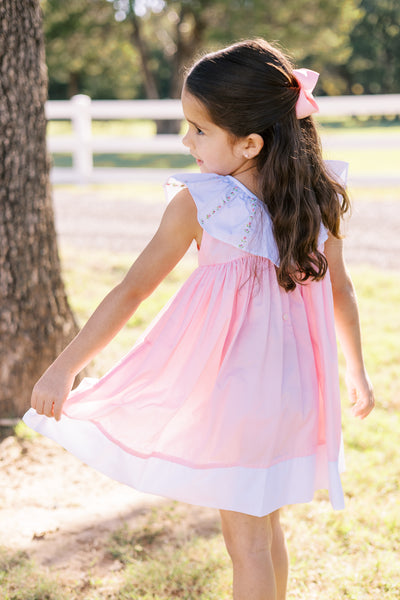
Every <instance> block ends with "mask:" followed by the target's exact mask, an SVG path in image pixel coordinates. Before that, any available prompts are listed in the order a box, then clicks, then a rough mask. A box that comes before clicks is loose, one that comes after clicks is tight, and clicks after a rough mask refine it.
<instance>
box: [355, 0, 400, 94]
mask: <svg viewBox="0 0 400 600" xmlns="http://www.w3.org/2000/svg"><path fill="white" fill-rule="evenodd" d="M360 8H361V10H362V18H361V19H360V20H359V21H358V23H357V24H356V26H355V27H354V29H353V31H352V33H351V36H350V41H351V46H352V53H351V55H350V57H349V61H348V63H347V65H346V72H347V76H348V80H349V86H350V89H351V90H352V91H353V92H354V93H367V94H377V93H379V94H390V93H399V92H400V62H399V56H400V3H399V2H398V0H379V2H376V0H362V1H361V5H360Z"/></svg>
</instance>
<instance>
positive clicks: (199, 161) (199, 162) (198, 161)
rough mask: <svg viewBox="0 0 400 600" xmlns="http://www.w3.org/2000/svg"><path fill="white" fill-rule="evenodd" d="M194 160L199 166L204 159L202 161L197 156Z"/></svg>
mask: <svg viewBox="0 0 400 600" xmlns="http://www.w3.org/2000/svg"><path fill="white" fill-rule="evenodd" d="M196 162H197V164H198V165H199V166H200V165H202V164H203V162H204V161H203V160H200V159H199V158H196Z"/></svg>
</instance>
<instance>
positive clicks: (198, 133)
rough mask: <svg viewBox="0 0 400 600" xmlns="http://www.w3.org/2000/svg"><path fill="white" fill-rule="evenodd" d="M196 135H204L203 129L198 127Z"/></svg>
mask: <svg viewBox="0 0 400 600" xmlns="http://www.w3.org/2000/svg"><path fill="white" fill-rule="evenodd" d="M196 133H197V135H204V132H203V131H202V130H201V129H199V128H198V127H196Z"/></svg>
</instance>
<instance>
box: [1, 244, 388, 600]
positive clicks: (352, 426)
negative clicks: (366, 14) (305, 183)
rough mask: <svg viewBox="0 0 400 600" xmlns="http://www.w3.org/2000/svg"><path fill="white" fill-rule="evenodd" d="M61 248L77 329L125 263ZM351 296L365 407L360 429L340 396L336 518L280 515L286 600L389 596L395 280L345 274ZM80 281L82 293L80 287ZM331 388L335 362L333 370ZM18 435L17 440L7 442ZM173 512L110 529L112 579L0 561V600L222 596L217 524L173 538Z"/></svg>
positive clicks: (186, 269)
mask: <svg viewBox="0 0 400 600" xmlns="http://www.w3.org/2000/svg"><path fill="white" fill-rule="evenodd" d="M76 258H77V256H76V251H73V250H72V249H70V250H68V249H64V252H63V262H64V265H65V278H66V281H67V286H68V292H69V295H70V298H71V301H72V304H73V308H74V310H75V312H76V313H77V315H78V318H79V320H80V321H81V322H82V321H84V320H85V319H86V318H87V316H88V314H89V312H90V311H91V310H92V309H93V307H94V306H95V304H96V303H97V302H98V300H99V299H100V298H101V297H102V296H103V295H104V293H106V291H107V290H108V289H109V287H110V286H111V285H113V284H115V283H116V282H117V281H118V280H119V278H120V277H121V276H122V274H123V273H124V272H125V270H126V268H127V267H128V266H129V263H130V259H129V257H127V256H125V255H112V256H110V255H106V254H104V255H103V254H101V253H98V252H93V253H85V260H84V261H82V260H80V261H77V260H76ZM192 268H193V263H192V261H191V260H187V261H184V262H183V263H182V264H181V265H179V266H178V267H177V268H176V269H175V270H174V272H173V273H171V275H170V276H169V277H168V278H167V280H166V281H165V282H164V284H163V285H162V286H161V287H160V288H159V290H157V292H156V293H154V294H153V296H152V297H150V298H149V299H148V300H147V301H146V303H145V304H144V305H143V307H142V309H140V312H139V314H138V316H137V317H134V318H133V319H132V320H131V321H130V323H129V325H128V327H127V328H126V329H125V331H124V332H122V333H121V334H120V336H119V337H118V338H117V339H116V340H115V342H114V343H113V344H112V345H111V347H110V348H109V349H108V350H107V351H105V352H104V353H103V356H102V357H101V358H100V359H99V360H98V361H96V363H95V365H94V370H95V372H96V373H97V374H98V373H99V372H102V371H104V369H105V368H107V367H108V366H110V365H111V364H112V363H113V362H115V360H117V359H118V358H119V356H121V355H122V354H123V353H125V351H126V350H127V349H128V348H129V347H130V346H131V345H132V343H133V342H134V340H135V339H136V337H137V336H138V335H140V333H141V332H142V331H143V328H144V327H145V326H146V325H147V323H148V322H149V320H151V318H152V317H153V316H154V315H155V314H157V312H158V311H159V309H160V308H161V307H162V306H163V305H164V303H165V302H166V300H167V298H168V297H170V296H171V294H173V293H174V291H175V290H176V288H177V287H178V286H179V285H180V284H181V282H182V281H183V280H184V279H185V278H186V277H187V275H188V273H190V271H191V269H192ZM352 275H353V279H354V282H355V285H356V288H357V291H358V297H359V304H360V312H361V319H362V325H363V334H364V340H365V356H366V363H367V365H368V369H369V372H370V375H371V377H372V380H373V381H374V384H375V390H376V396H377V404H378V406H377V408H376V409H375V411H374V413H373V414H372V415H371V416H370V417H369V418H368V419H367V420H366V421H363V422H360V421H357V420H354V419H353V418H352V417H351V415H350V410H349V407H348V403H347V399H346V395H345V392H344V386H343V385H342V387H343V429H344V438H345V447H346V460H347V472H346V473H345V474H344V476H343V484H344V489H345V494H346V504H347V507H346V510H345V511H342V512H334V511H332V509H331V507H330V504H329V502H328V498H327V493H326V492H323V491H322V492H319V493H318V494H317V497H316V500H315V501H314V502H312V503H311V504H305V505H298V506H291V507H287V508H286V509H285V510H284V511H283V520H284V525H285V529H286V531H287V538H288V544H289V550H290V560H291V577H290V586H289V592H290V593H289V598H290V600H312V599H318V600H319V599H320V598H324V600H337V599H338V598H340V599H350V600H378V599H381V598H385V600H398V598H399V597H400V571H399V569H398V557H399V554H400V514H399V510H398V507H399V500H400V488H399V481H400V460H399V457H398V443H397V442H398V431H399V430H400V410H399V408H400V377H399V373H398V364H399V362H400V335H399V333H400V313H399V311H398V306H399V303H400V275H399V273H394V272H393V273H391V272H382V271H379V270H377V269H372V268H367V267H364V268H353V269H352ZM89 278H90V281H91V285H90V288H89V289H85V290H84V291H82V287H81V282H82V281H85V280H89ZM340 369H341V379H342V380H343V364H342V361H341V367H340ZM19 434H20V435H23V432H20V433H19ZM188 510H190V509H188V508H187V507H186V506H185V505H181V504H178V503H174V502H172V503H166V504H164V505H160V506H157V507H155V508H151V509H149V511H148V512H147V513H146V514H145V515H144V516H143V517H142V519H141V520H140V521H138V524H137V527H135V528H134V529H128V528H127V527H123V528H121V529H119V530H117V531H115V532H114V533H113V534H112V535H111V536H110V539H109V541H108V543H107V545H106V547H105V548H104V552H105V556H106V557H108V559H109V560H110V561H111V564H114V565H116V566H117V570H116V571H114V570H112V569H110V572H109V575H107V576H106V577H101V578H99V577H95V576H91V575H90V573H89V574H88V578H87V581H86V584H85V586H84V588H82V585H81V584H78V583H77V584H76V586H73V585H71V583H68V584H67V583H63V582H62V580H60V579H59V574H57V573H55V572H52V571H47V570H45V569H44V568H42V567H38V566H35V565H33V564H32V562H31V561H30V560H29V557H28V555H27V554H24V553H14V552H12V550H9V549H8V550H7V549H3V550H2V551H1V553H0V582H1V586H0V590H1V591H0V599H1V600H20V599H21V600H22V599H23V600H31V599H32V600H46V599H47V600H64V599H67V598H68V599H69V600H73V599H77V600H100V598H101V599H103V598H104V599H109V600H134V599H141V600H150V599H152V600H154V599H155V600H167V599H168V600H171V598H181V599H186V600H214V599H215V600H217V599H218V600H219V599H221V598H228V597H229V594H230V578H231V573H230V564H229V560H228V558H227V556H226V553H225V549H224V544H223V540H222V536H221V534H220V531H219V527H218V525H216V524H214V526H213V527H212V528H211V529H210V528H209V529H208V530H202V528H201V527H200V526H199V525H198V524H192V526H191V527H189V528H185V527H183V525H182V523H183V522H184V520H185V515H186V514H187V512H188Z"/></svg>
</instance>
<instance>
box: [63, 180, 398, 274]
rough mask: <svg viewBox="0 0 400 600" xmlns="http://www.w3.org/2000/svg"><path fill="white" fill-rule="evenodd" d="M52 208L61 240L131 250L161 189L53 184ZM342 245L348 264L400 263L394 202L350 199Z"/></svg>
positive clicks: (143, 237) (138, 245)
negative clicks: (148, 194) (144, 193)
mask: <svg viewBox="0 0 400 600" xmlns="http://www.w3.org/2000/svg"><path fill="white" fill-rule="evenodd" d="M399 197H400V190H399ZM55 208H56V220H57V230H58V234H59V239H60V242H61V243H62V244H63V243H65V244H68V245H71V244H72V245H74V246H78V247H81V248H96V249H103V250H104V249H108V250H110V251H112V252H128V253H129V252H132V254H136V253H138V252H140V251H141V250H142V249H143V247H144V245H145V244H146V243H147V242H148V241H149V240H150V238H151V236H152V234H153V233H154V232H155V229H156V227H157V224H158V222H159V220H160V217H161V215H162V213H163V210H164V208H165V202H164V198H163V194H162V192H161V191H160V193H159V195H158V196H156V197H152V198H148V199H146V200H145V201H143V200H142V199H141V198H140V197H139V198H132V199H128V198H126V197H124V198H121V197H118V196H117V195H116V192H115V191H114V192H112V197H110V196H108V195H107V191H103V190H100V191H96V192H93V191H90V189H89V190H88V191H85V190H84V189H83V190H82V192H81V193H80V194H77V193H74V195H72V196H71V193H70V192H69V191H68V189H65V188H59V189H58V190H56V193H55ZM345 246H346V260H347V261H348V263H349V264H369V265H373V266H376V267H381V268H384V269H400V202H399V201H396V200H393V201H390V202H389V201H388V202H379V201H377V202H367V201H361V202H358V203H357V202H355V203H354V206H353V212H352V217H351V219H350V221H349V223H348V231H347V237H346V241H345Z"/></svg>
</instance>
